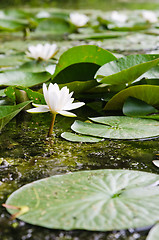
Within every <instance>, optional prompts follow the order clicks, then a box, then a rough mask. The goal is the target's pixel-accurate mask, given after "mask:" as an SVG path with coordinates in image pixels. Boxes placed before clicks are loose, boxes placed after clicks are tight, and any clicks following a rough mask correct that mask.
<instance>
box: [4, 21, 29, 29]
mask: <svg viewBox="0 0 159 240" xmlns="http://www.w3.org/2000/svg"><path fill="white" fill-rule="evenodd" d="M27 25H28V22H27V21H26V20H22V19H21V20H14V19H0V30H7V31H17V30H23V29H24V28H26V27H27Z"/></svg>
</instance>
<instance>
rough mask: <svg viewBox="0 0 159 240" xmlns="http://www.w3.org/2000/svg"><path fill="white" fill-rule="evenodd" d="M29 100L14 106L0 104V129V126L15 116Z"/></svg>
mask: <svg viewBox="0 0 159 240" xmlns="http://www.w3.org/2000/svg"><path fill="white" fill-rule="evenodd" d="M30 102H31V101H27V102H23V103H20V104H18V105H14V106H0V131H1V130H2V128H3V127H4V126H5V125H6V124H7V123H8V122H9V121H10V120H11V119H12V118H13V117H15V116H16V115H17V114H18V113H19V112H20V111H21V110H22V109H23V108H25V107H26V106H27V105H28V104H29V103H30Z"/></svg>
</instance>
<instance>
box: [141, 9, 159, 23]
mask: <svg viewBox="0 0 159 240" xmlns="http://www.w3.org/2000/svg"><path fill="white" fill-rule="evenodd" d="M141 15H142V17H143V18H144V19H145V20H146V21H148V22H150V23H155V22H157V21H158V18H157V16H156V14H155V13H154V12H153V11H150V10H143V11H142V12H141Z"/></svg>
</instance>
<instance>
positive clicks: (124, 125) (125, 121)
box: [71, 116, 159, 139]
mask: <svg viewBox="0 0 159 240" xmlns="http://www.w3.org/2000/svg"><path fill="white" fill-rule="evenodd" d="M90 120H92V121H94V122H97V123H98V124H96V123H88V122H81V121H78V120H77V121H75V122H74V123H73V125H72V126H71V129H72V130H73V131H75V132H77V133H80V134H84V135H90V136H94V137H102V138H110V139H140V138H143V139H144V138H149V137H155V136H159V122H158V121H155V120H149V119H141V118H131V117H125V116H111V117H96V118H90ZM99 123H100V124H99Z"/></svg>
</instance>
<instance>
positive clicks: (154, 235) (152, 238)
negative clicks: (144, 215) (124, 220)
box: [146, 223, 159, 240]
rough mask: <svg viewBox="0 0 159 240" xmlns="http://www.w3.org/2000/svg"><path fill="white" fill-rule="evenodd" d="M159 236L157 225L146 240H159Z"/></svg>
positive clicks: (158, 226)
mask: <svg viewBox="0 0 159 240" xmlns="http://www.w3.org/2000/svg"><path fill="white" fill-rule="evenodd" d="M158 236H159V223H157V224H156V225H155V226H154V227H153V228H152V229H151V230H150V232H149V234H148V236H147V238H146V240H158Z"/></svg>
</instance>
